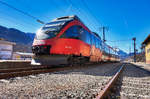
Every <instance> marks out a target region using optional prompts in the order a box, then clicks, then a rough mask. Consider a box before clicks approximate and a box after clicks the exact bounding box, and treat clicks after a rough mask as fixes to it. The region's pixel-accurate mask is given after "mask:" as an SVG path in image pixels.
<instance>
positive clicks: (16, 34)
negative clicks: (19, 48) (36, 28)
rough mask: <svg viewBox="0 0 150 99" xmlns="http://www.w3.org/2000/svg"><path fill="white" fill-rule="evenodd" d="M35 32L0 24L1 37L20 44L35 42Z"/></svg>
mask: <svg viewBox="0 0 150 99" xmlns="http://www.w3.org/2000/svg"><path fill="white" fill-rule="evenodd" d="M34 36H35V33H25V32H22V31H20V30H18V29H15V28H6V27H4V26H0V38H4V39H5V40H8V41H11V42H15V43H19V44H31V43H32V42H33V39H34Z"/></svg>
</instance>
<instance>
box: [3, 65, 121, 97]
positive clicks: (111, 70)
mask: <svg viewBox="0 0 150 99" xmlns="http://www.w3.org/2000/svg"><path fill="white" fill-rule="evenodd" d="M120 66H121V64H120V63H112V64H101V65H92V67H90V66H88V67H84V68H83V67H82V68H80V69H79V68H78V69H73V70H65V71H61V72H54V73H45V74H38V75H29V76H25V77H15V78H10V79H7V80H6V79H3V80H0V98H36V99H37V98H53V99H55V98H57V99H59V98H61V99H66V98H79V99H80V98H85V99H87V98H95V97H96V95H97V93H98V92H99V91H100V90H101V89H102V88H103V87H104V85H105V84H106V82H108V81H109V80H110V79H111V77H112V76H113V75H114V74H115V72H116V71H117V70H118V69H119V67H120Z"/></svg>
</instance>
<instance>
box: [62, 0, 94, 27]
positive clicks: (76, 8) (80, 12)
mask: <svg viewBox="0 0 150 99" xmlns="http://www.w3.org/2000/svg"><path fill="white" fill-rule="evenodd" d="M67 1H68V2H69V3H70V4H71V5H72V6H74V8H75V10H76V11H77V12H79V14H80V15H81V14H82V15H83V13H84V14H86V16H85V17H86V18H87V19H88V20H90V19H89V17H87V16H89V15H88V14H87V13H85V12H84V11H81V9H79V8H78V7H76V6H75V4H74V3H73V2H72V1H71V0H65V2H67ZM89 23H90V24H92V23H91V21H89ZM91 27H92V28H95V26H93V25H92V26H91Z"/></svg>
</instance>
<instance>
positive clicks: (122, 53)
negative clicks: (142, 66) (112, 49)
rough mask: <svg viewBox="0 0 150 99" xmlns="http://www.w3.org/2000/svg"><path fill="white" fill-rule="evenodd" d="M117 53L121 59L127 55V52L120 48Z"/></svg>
mask: <svg viewBox="0 0 150 99" xmlns="http://www.w3.org/2000/svg"><path fill="white" fill-rule="evenodd" d="M117 54H118V55H119V56H120V58H121V59H125V58H127V57H128V54H127V53H126V52H124V51H123V50H121V49H118V51H117Z"/></svg>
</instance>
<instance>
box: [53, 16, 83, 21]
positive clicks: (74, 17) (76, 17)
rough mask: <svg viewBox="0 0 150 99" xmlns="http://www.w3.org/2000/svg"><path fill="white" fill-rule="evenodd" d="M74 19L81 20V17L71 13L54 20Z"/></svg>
mask: <svg viewBox="0 0 150 99" xmlns="http://www.w3.org/2000/svg"><path fill="white" fill-rule="evenodd" d="M74 19H76V20H79V21H81V20H80V19H79V17H78V16H76V15H71V16H63V17H59V18H56V19H54V20H52V21H62V20H64V21H65V20H66V21H67V20H74Z"/></svg>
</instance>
